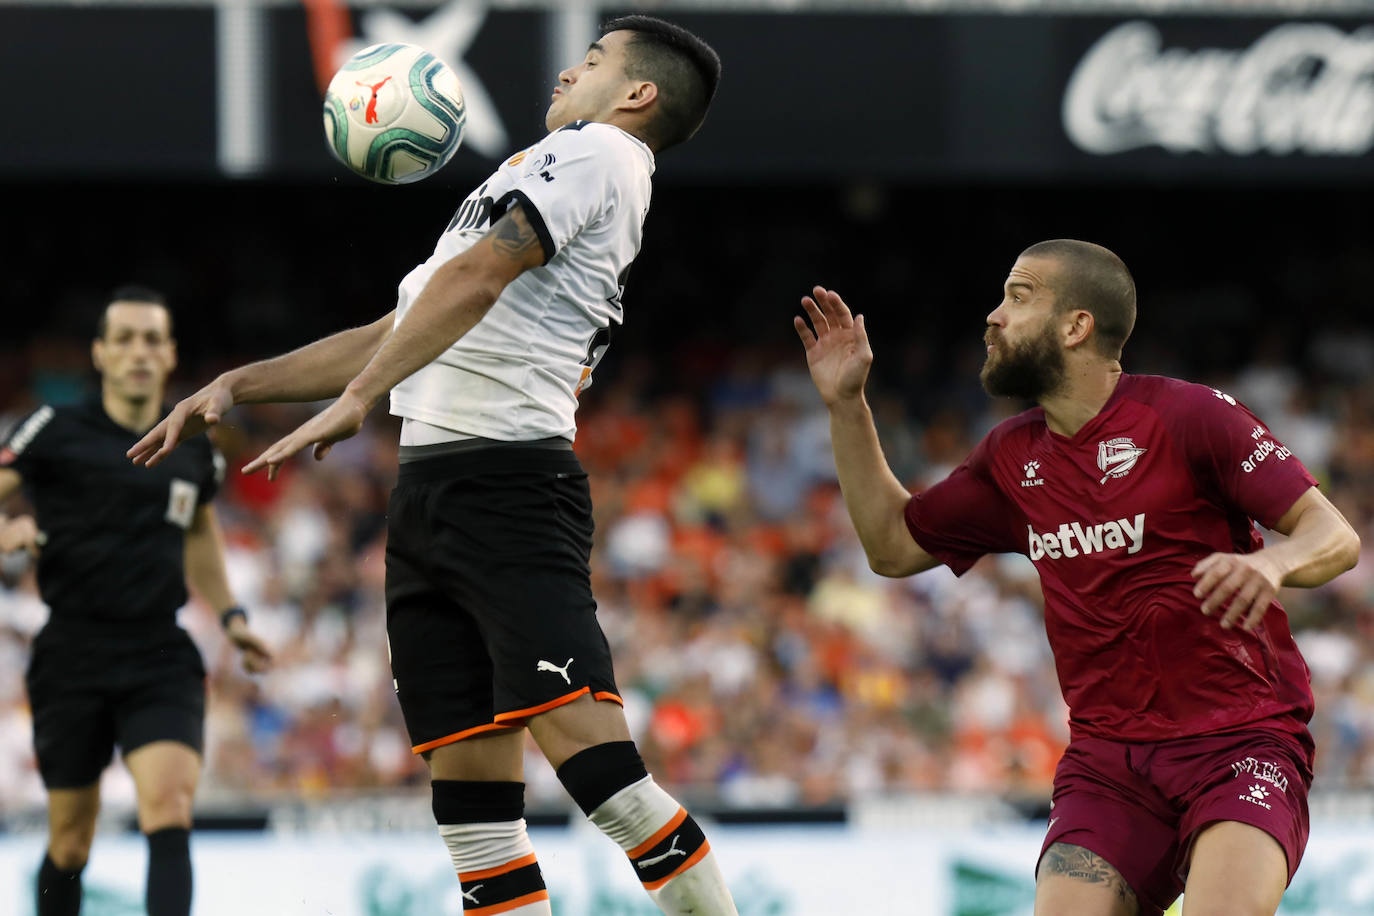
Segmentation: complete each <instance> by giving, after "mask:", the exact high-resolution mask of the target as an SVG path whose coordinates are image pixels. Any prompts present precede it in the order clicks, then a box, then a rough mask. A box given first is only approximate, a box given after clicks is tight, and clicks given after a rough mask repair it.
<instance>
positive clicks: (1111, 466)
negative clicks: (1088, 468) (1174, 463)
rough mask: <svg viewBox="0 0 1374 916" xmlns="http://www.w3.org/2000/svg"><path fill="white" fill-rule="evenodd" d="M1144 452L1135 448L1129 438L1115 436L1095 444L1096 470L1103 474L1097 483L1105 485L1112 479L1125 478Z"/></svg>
mask: <svg viewBox="0 0 1374 916" xmlns="http://www.w3.org/2000/svg"><path fill="white" fill-rule="evenodd" d="M1145 451H1146V450H1145V449H1143V448H1139V447H1137V446H1136V444H1135V442H1134V441H1133V440H1132V439H1131V438H1130V437H1129V436H1117V437H1116V438H1115V439H1105V440H1103V441H1102V442H1099V443H1097V469H1098V470H1099V471H1101V472H1102V474H1103V476H1102V479H1101V480H1099V481H1098V483H1106V482H1107V481H1108V480H1109V479H1110V478H1112V477H1125V476H1126V475H1127V474H1129V473H1130V471H1131V468H1133V467H1135V463H1136V462H1137V461H1139V460H1140V456H1141V455H1143V454H1145Z"/></svg>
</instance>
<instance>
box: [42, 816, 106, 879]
mask: <svg viewBox="0 0 1374 916" xmlns="http://www.w3.org/2000/svg"><path fill="white" fill-rule="evenodd" d="M94 838H95V824H94V823H91V824H90V825H89V826H86V825H84V824H83V825H78V826H73V827H69V828H67V829H58V830H54V831H53V832H52V835H51V836H50V837H49V839H48V858H50V859H52V863H53V864H54V865H56V866H57V867H58V868H60V869H62V870H63V871H76V870H78V869H80V868H82V867H84V866H85V864H86V860H87V859H88V858H90V855H91V841H92V840H93V839H94Z"/></svg>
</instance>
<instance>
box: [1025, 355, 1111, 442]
mask: <svg viewBox="0 0 1374 916" xmlns="http://www.w3.org/2000/svg"><path fill="white" fill-rule="evenodd" d="M1119 381H1121V364H1120V363H1118V362H1116V361H1115V360H1113V361H1112V362H1110V363H1108V364H1106V365H1105V366H1104V365H1103V364H1101V363H1097V364H1095V365H1092V366H1085V367H1083V368H1081V369H1077V370H1075V369H1074V368H1070V370H1069V374H1068V376H1067V377H1066V378H1065V380H1064V384H1063V385H1061V386H1060V388H1059V390H1058V391H1056V392H1055V393H1054V394H1051V395H1047V396H1046V397H1043V398H1041V399H1040V406H1041V407H1042V408H1044V411H1045V425H1046V426H1048V427H1049V428H1050V431H1051V432H1055V433H1058V434H1059V435H1061V436H1074V435H1077V433H1078V431H1079V430H1080V429H1082V428H1083V427H1084V426H1086V425H1087V424H1088V421H1090V420H1091V419H1092V418H1093V417H1095V416H1097V415H1098V414H1099V413H1101V412H1102V408H1103V407H1105V406H1106V404H1107V401H1109V400H1110V399H1111V397H1112V392H1113V391H1115V390H1116V384H1117V382H1119Z"/></svg>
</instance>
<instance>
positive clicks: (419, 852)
mask: <svg viewBox="0 0 1374 916" xmlns="http://www.w3.org/2000/svg"><path fill="white" fill-rule="evenodd" d="M710 835H711V844H712V847H713V848H714V849H715V851H716V855H717V856H718V857H719V859H720V862H721V865H722V868H723V869H724V871H725V875H726V878H727V880H728V881H729V882H730V886H731V890H732V891H733V893H734V895H735V900H736V903H737V905H738V907H739V912H740V916H836V914H840V913H865V914H875V916H881V914H891V916H1031V909H1032V901H1033V897H1034V883H1033V881H1032V879H1031V871H1032V868H1033V866H1034V861H1035V856H1036V853H1037V852H1038V850H1039V848H1040V840H1041V837H1042V835H1043V834H1042V831H1041V830H1040V829H1038V828H1033V827H1009V828H999V829H997V830H972V829H966V830H954V831H943V832H937V831H933V830H920V831H918V830H900V831H897V830H891V831H889V830H857V829H851V828H843V827H806V828H798V827H787V828H743V827H722V826H716V827H715V828H712V829H710ZM531 838H532V840H533V842H534V845H535V849H536V850H537V851H538V854H539V864H540V867H541V869H542V870H543V872H544V877H545V880H546V882H547V883H548V887H549V892H550V895H551V899H552V905H553V912H554V914H555V916H653V914H656V913H657V912H658V911H657V909H655V907H654V906H653V904H652V903H650V901H649V899H648V897H647V896H646V895H645V894H644V892H643V891H642V890H641V889H640V887H639V885H638V883H637V882H636V881H635V879H634V875H633V874H632V870H631V869H630V867H629V865H628V864H627V863H626V861H625V859H624V856H622V855H620V854H619V852H618V850H616V849H615V847H614V846H612V844H611V843H610V842H609V841H608V840H606V839H605V838H604V837H602V836H601V835H600V834H599V833H597V832H595V831H594V830H592V829H591V828H588V827H584V826H579V827H577V828H574V829H571V830H551V829H534V830H531ZM42 847H43V839H42V837H40V836H37V835H35V836H27V837H25V836H11V837H8V838H5V839H4V840H0V912H5V913H9V914H14V916H32V913H33V892H32V888H33V878H34V874H35V871H36V869H37V867H38V861H39V860H40V859H41V857H42V854H43V848H42ZM192 852H193V856H194V859H195V869H196V871H195V885H196V887H195V906H194V910H193V913H194V916H242V914H244V913H253V914H255V916H323V914H330V916H461V913H462V895H461V892H460V890H459V886H458V882H457V879H456V878H455V877H454V875H453V870H452V865H451V864H450V863H449V861H448V855H447V852H446V851H445V849H444V847H443V844H442V843H441V842H440V840H439V838H438V836H437V835H433V834H428V833H425V834H417V833H404V834H357V835H353V834H350V835H337V834H331V835H307V834H301V835H294V836H287V837H274V836H271V835H246V834H236V835H230V834H207V833H200V834H196V835H195V837H194V838H193V841H192ZM145 856H146V853H145V844H144V842H143V841H142V839H141V838H140V837H137V836H130V835H116V836H107V835H102V836H100V837H98V838H97V841H96V844H95V848H94V852H93V854H92V856H91V860H90V864H89V866H88V867H87V869H86V872H85V882H86V884H85V887H86V897H85V903H84V906H83V908H82V914H83V916H135V914H140V913H142V912H143V909H142V906H143V885H142V882H143V875H144V863H145ZM1279 913H1280V916H1362V914H1374V832H1370V831H1354V830H1351V829H1349V828H1328V827H1323V826H1322V825H1321V824H1320V823H1319V824H1316V825H1314V827H1313V831H1312V842H1311V844H1310V845H1309V847H1308V850H1307V855H1306V858H1305V859H1304V860H1303V864H1302V868H1301V869H1300V871H1299V872H1298V876H1297V879H1296V880H1295V881H1294V882H1293V886H1292V887H1291V888H1290V889H1289V891H1288V894H1287V896H1286V897H1285V899H1284V903H1283V906H1282V907H1281V908H1280V910H1279Z"/></svg>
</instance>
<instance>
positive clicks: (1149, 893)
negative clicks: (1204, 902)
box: [1036, 738, 1183, 916]
mask: <svg viewBox="0 0 1374 916" xmlns="http://www.w3.org/2000/svg"><path fill="white" fill-rule="evenodd" d="M1137 757H1138V755H1137V754H1136V751H1135V748H1133V747H1132V746H1131V745H1127V744H1122V743H1119V742H1114V741H1108V740H1105V739H1095V738H1075V739H1074V740H1072V741H1071V742H1070V743H1069V747H1068V748H1067V749H1066V750H1065V752H1064V756H1063V757H1062V758H1061V759H1060V761H1059V766H1058V767H1057V768H1056V770H1055V776H1054V795H1053V798H1052V802H1051V803H1052V808H1051V815H1052V816H1051V818H1050V822H1049V829H1048V831H1047V832H1046V834H1045V840H1044V843H1043V844H1042V846H1041V861H1040V862H1039V864H1038V866H1037V869H1036V874H1037V878H1038V879H1040V881H1039V886H1040V887H1041V888H1042V890H1041V891H1040V895H1041V896H1042V897H1043V898H1044V900H1045V903H1044V904H1043V905H1042V909H1041V910H1040V911H1042V912H1044V913H1046V914H1050V913H1054V912H1064V913H1071V912H1074V910H1073V909H1072V908H1071V907H1070V908H1064V909H1057V908H1059V907H1061V905H1062V903H1063V901H1062V899H1061V898H1064V897H1065V896H1066V895H1068V896H1070V897H1074V898H1076V897H1077V896H1086V897H1088V898H1092V899H1098V900H1099V902H1104V901H1111V900H1118V899H1119V900H1120V901H1122V904H1121V905H1123V906H1126V907H1127V909H1125V910H1123V912H1138V913H1140V914H1141V916H1158V914H1160V913H1162V912H1163V911H1164V910H1166V909H1168V907H1169V905H1170V904H1172V903H1173V902H1174V900H1176V899H1177V898H1178V895H1179V893H1180V892H1181V891H1182V890H1183V882H1182V880H1181V879H1180V878H1179V875H1178V857H1179V842H1178V821H1177V816H1176V815H1175V813H1174V812H1173V809H1172V808H1171V806H1170V804H1169V802H1168V801H1167V799H1165V798H1163V797H1162V796H1161V795H1160V794H1159V793H1158V792H1157V791H1156V790H1155V788H1154V787H1153V786H1152V785H1151V784H1150V783H1149V782H1147V781H1146V780H1145V779H1144V778H1142V777H1141V775H1140V774H1139V772H1138V769H1139V768H1138V766H1137V763H1138V760H1137ZM1104 892H1105V893H1104ZM1132 907H1134V909H1132Z"/></svg>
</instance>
